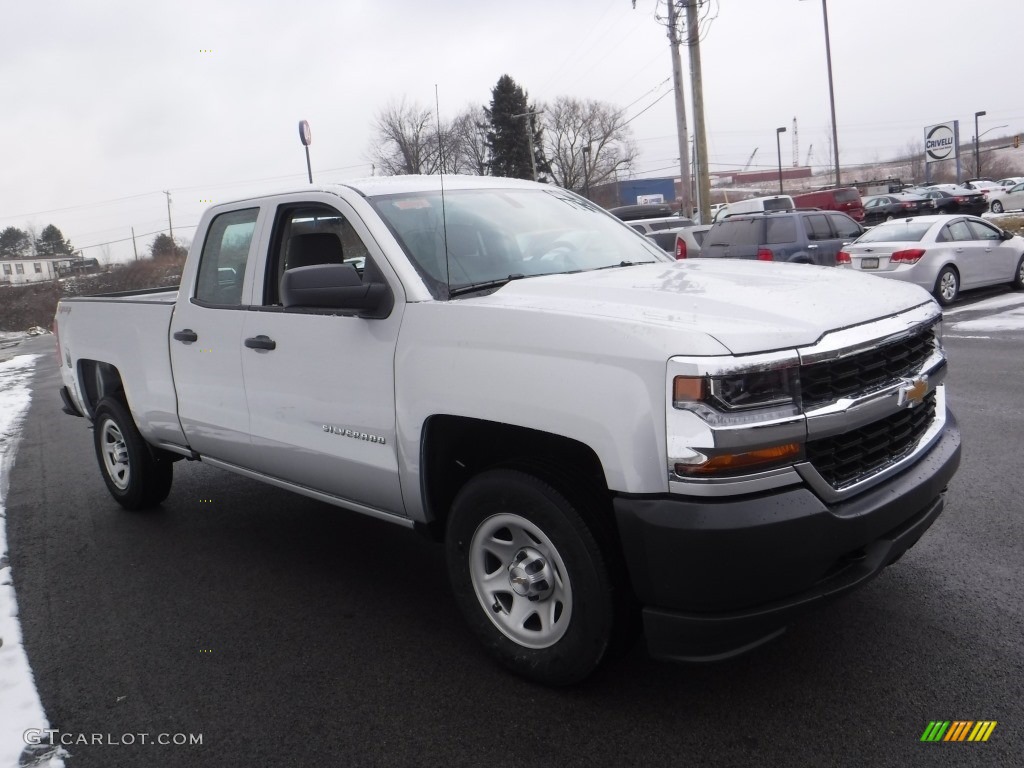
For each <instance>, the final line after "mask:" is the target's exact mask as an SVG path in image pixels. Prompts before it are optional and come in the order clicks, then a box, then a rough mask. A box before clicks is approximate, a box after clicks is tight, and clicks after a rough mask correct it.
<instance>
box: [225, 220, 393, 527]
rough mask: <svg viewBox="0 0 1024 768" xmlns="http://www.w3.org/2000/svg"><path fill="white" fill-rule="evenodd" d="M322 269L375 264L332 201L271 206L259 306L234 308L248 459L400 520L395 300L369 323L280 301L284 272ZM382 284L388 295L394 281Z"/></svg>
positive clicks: (368, 242)
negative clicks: (240, 322)
mask: <svg viewBox="0 0 1024 768" xmlns="http://www.w3.org/2000/svg"><path fill="white" fill-rule="evenodd" d="M332 262H335V263H337V262H342V263H348V264H351V265H353V266H354V267H355V268H356V270H357V271H358V272H360V273H364V271H365V270H366V269H367V267H368V265H371V264H381V263H383V254H382V253H381V252H380V251H379V249H378V248H377V246H376V244H375V242H374V241H373V240H372V238H371V237H370V236H369V233H368V231H367V230H366V228H365V227H364V226H363V224H362V222H361V221H360V220H359V219H358V217H356V216H355V215H354V214H353V212H352V211H351V210H350V209H348V207H347V206H345V205H344V204H343V203H342V201H340V200H338V201H336V202H335V203H334V204H333V205H331V206H327V205H325V204H317V203H304V202H295V203H288V202H285V203H282V204H280V205H279V207H278V209H277V214H276V221H275V224H274V229H273V234H272V236H271V237H270V239H269V248H268V253H267V259H266V264H265V268H264V282H265V285H264V290H263V292H262V293H263V295H262V299H261V302H258V301H254V302H253V304H254V306H253V307H252V309H251V310H250V311H249V312H246V313H244V314H245V319H244V329H243V333H242V337H243V345H244V344H246V343H248V344H250V345H253V346H252V347H251V348H250V347H244V348H243V355H242V371H243V375H244V378H245V391H246V395H247V400H248V405H249V413H250V421H251V425H252V426H251V433H252V441H253V452H252V462H251V464H252V465H253V468H254V469H257V470H258V471H260V472H263V473H265V474H267V475H271V476H273V477H278V478H280V479H283V480H287V481H289V482H292V483H297V484H299V485H302V486H305V487H307V488H311V489H314V490H318V491H322V492H325V493H328V494H331V495H333V496H337V497H340V498H342V499H345V500H348V501H350V502H355V503H357V504H360V505H365V506H368V507H371V508H373V509H377V510H383V511H386V512H391V513H399V514H404V507H403V504H402V497H401V491H400V488H399V482H398V454H397V444H396V439H395V438H396V432H395V385H394V358H395V347H396V344H397V340H398V331H399V327H400V325H401V319H402V307H403V303H402V302H401V301H399V300H396V301H394V305H393V307H392V309H391V312H390V314H389V315H388V316H387V317H383V318H373V319H371V318H365V317H359V316H358V315H357V314H356V313H354V312H350V313H347V314H342V313H339V312H330V311H324V310H322V309H321V310H317V309H308V310H307V309H303V308H301V307H289V308H287V309H285V308H284V307H283V306H282V303H281V297H280V291H279V285H280V278H281V275H282V274H283V273H284V270H285V269H288V268H293V267H298V266H310V265H312V264H316V263H332ZM370 271H371V272H372V271H373V270H372V269H371V270H370ZM385 279H386V280H387V281H388V282H389V285H390V286H391V290H392V291H393V292H395V294H396V296H395V297H396V299H397V298H398V281H397V279H394V276H393V275H388V276H386V277H385ZM254 340H258V341H254Z"/></svg>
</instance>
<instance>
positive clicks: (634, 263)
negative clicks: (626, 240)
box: [593, 261, 657, 271]
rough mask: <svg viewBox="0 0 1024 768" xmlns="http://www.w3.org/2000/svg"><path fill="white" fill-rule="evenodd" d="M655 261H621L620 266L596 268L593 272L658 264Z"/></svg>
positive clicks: (612, 265)
mask: <svg viewBox="0 0 1024 768" xmlns="http://www.w3.org/2000/svg"><path fill="white" fill-rule="evenodd" d="M656 263H657V262H654V261H620V262H619V263H618V264H606V265H605V266H603V267H594V270H593V271H597V270H599V269H617V268H618V267H635V266H637V265H639V264H656Z"/></svg>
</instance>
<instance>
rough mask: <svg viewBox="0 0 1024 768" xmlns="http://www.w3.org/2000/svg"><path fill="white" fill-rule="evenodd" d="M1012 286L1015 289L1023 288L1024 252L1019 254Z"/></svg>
mask: <svg viewBox="0 0 1024 768" xmlns="http://www.w3.org/2000/svg"><path fill="white" fill-rule="evenodd" d="M1013 287H1014V288H1016V289H1017V290H1021V289H1024V254H1021V257H1020V261H1018V262H1017V272H1016V274H1014V276H1013Z"/></svg>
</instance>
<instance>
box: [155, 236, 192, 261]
mask: <svg viewBox="0 0 1024 768" xmlns="http://www.w3.org/2000/svg"><path fill="white" fill-rule="evenodd" d="M187 255H188V249H187V248H185V247H183V246H181V245H178V244H177V243H176V242H174V241H173V240H172V239H171V236H170V235H165V234H164V233H163V232H161V233H160V234H159V235H157V236H156V237H154V238H153V242H152V243H150V244H149V256H150V258H151V259H168V258H172V257H175V256H176V257H178V258H182V259H183V258H185V257H186V256H187Z"/></svg>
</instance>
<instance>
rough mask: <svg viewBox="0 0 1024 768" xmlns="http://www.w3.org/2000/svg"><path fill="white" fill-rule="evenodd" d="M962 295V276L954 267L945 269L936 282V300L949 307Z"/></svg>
mask: <svg viewBox="0 0 1024 768" xmlns="http://www.w3.org/2000/svg"><path fill="white" fill-rule="evenodd" d="M959 294H960V275H958V274H957V271H956V270H955V269H953V268H952V267H943V268H942V271H941V272H939V277H938V279H937V280H936V281H935V298H936V299H938V300H939V304H941V305H942V306H944V307H948V306H949V305H950V304H952V303H953V302H954V301H956V297H957V296H958V295H959Z"/></svg>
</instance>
